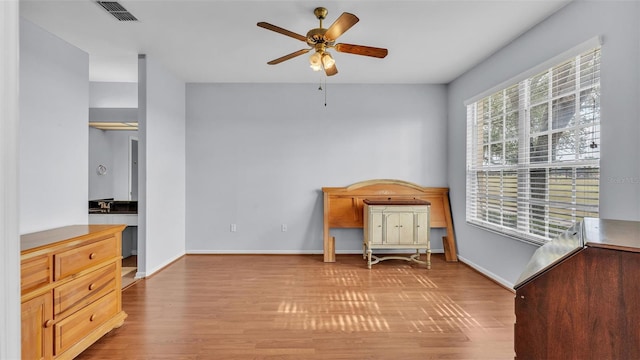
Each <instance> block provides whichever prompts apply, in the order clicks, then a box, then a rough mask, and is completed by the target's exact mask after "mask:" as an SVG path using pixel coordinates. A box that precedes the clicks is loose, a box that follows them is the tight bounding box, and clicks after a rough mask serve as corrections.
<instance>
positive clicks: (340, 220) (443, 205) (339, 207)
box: [322, 179, 458, 262]
mask: <svg viewBox="0 0 640 360" xmlns="http://www.w3.org/2000/svg"><path fill="white" fill-rule="evenodd" d="M322 192H323V193H324V221H323V233H324V234H323V235H324V242H323V244H324V262H335V261H336V252H335V238H333V237H331V236H330V234H329V230H330V229H331V228H362V227H363V212H364V209H363V201H364V199H369V200H372V201H375V200H394V201H395V200H413V199H419V200H426V201H428V202H430V203H431V215H430V218H431V227H432V228H446V229H447V235H446V236H443V238H442V243H443V246H444V255H445V259H446V260H447V261H458V254H457V250H456V239H455V234H454V232H453V221H452V219H451V207H450V204H449V188H428V187H422V186H419V185H416V184H413V183H410V182H407V181H402V180H389V179H380V180H367V181H362V182H358V183H355V184H352V185H349V186H347V187H323V188H322Z"/></svg>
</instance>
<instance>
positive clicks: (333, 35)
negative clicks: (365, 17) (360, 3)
mask: <svg viewBox="0 0 640 360" xmlns="http://www.w3.org/2000/svg"><path fill="white" fill-rule="evenodd" d="M358 21H360V19H358V17H357V16H355V15H353V14H350V13H347V12H344V13H342V15H340V17H339V18H337V19H336V21H334V22H333V24H331V26H329V28H328V29H327V32H326V33H324V38H325V39H327V40H328V41H334V40H335V39H337V38H338V36H340V35H342V34H344V32H345V31H347V30H349V29H350V28H351V27H352V26H353V25H355V24H356V23H357V22H358Z"/></svg>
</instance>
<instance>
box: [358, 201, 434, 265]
mask: <svg viewBox="0 0 640 360" xmlns="http://www.w3.org/2000/svg"><path fill="white" fill-rule="evenodd" d="M429 212H430V203H429V202H428V201H424V200H369V199H367V200H364V243H363V257H364V258H365V259H367V266H368V267H369V268H371V265H372V264H376V263H378V262H380V261H382V260H389V259H401V260H408V261H415V262H418V263H422V264H425V265H427V268H428V269H429V268H431V249H430V242H429V232H430V226H429V220H430V219H429ZM373 249H411V250H414V249H415V251H416V253H415V254H413V255H411V256H385V257H379V256H376V255H373V254H372V252H373ZM420 250H424V251H425V253H426V260H425V261H423V260H420Z"/></svg>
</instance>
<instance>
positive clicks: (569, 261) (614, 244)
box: [514, 218, 640, 360]
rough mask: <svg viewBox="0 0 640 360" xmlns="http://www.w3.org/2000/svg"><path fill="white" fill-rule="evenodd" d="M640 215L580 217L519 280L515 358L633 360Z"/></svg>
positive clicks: (639, 329) (637, 345) (639, 346)
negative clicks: (626, 218) (638, 218)
mask: <svg viewBox="0 0 640 360" xmlns="http://www.w3.org/2000/svg"><path fill="white" fill-rule="evenodd" d="M638 279H640V222H638V221H623V220H604V219H595V218H585V219H584V220H583V222H581V223H579V224H577V225H575V226H574V227H572V228H570V229H569V230H568V231H567V232H565V233H564V234H562V235H561V236H559V237H558V238H557V239H555V240H553V241H551V242H549V243H547V244H545V245H544V246H542V247H540V248H539V249H538V250H536V252H535V253H534V255H533V256H532V258H531V260H530V262H529V264H528V265H527V267H526V269H525V271H524V272H523V274H522V275H521V277H520V279H519V280H518V282H517V284H516V286H515V289H516V298H515V313H516V323H515V326H514V330H515V334H514V335H515V346H514V347H515V353H516V358H517V359H545V360H553V359H559V360H564V359H640V341H639V340H640V326H639V324H640V307H638V304H639V303H640V281H638Z"/></svg>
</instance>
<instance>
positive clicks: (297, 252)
mask: <svg viewBox="0 0 640 360" xmlns="http://www.w3.org/2000/svg"><path fill="white" fill-rule="evenodd" d="M394 252H398V251H389V253H394ZM406 252H407V251H403V252H402V251H400V252H399V253H406ZM431 253H432V254H443V253H444V250H443V249H435V250H432V251H431ZM322 254H323V251H322V250H187V252H186V255H322ZM336 254H343V255H356V254H362V249H358V250H336Z"/></svg>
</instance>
